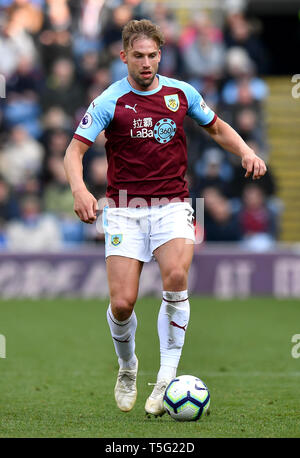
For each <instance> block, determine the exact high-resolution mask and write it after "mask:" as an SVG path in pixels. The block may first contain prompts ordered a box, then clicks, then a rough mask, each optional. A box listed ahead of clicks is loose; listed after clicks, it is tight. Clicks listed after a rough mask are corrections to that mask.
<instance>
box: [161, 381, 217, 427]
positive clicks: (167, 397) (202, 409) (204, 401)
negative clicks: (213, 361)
mask: <svg viewBox="0 0 300 458" xmlns="http://www.w3.org/2000/svg"><path fill="white" fill-rule="evenodd" d="M209 406H210V394H209V391H208V388H207V386H206V385H205V383H203V382H202V380H200V379H199V378H198V377H194V376H193V375H180V376H179V377H176V378H174V379H173V380H172V381H171V382H170V383H169V385H168V386H167V388H166V391H165V394H164V408H165V410H166V412H167V413H168V414H169V415H170V416H171V417H172V418H174V420H177V421H197V420H200V418H202V417H203V416H204V415H208V414H209Z"/></svg>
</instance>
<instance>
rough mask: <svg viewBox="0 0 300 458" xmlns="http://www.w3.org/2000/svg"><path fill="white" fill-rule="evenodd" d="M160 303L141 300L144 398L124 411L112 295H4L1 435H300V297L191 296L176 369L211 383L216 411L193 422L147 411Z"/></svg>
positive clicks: (154, 371) (140, 387) (138, 309)
mask: <svg viewBox="0 0 300 458" xmlns="http://www.w3.org/2000/svg"><path fill="white" fill-rule="evenodd" d="M159 302H160V299H158V298H142V299H139V300H138V302H137V305H136V314H137V318H138V329H137V336H136V352H137V356H138V358H139V375H138V399H137V402H136V405H135V407H134V409H133V410H132V411H131V412H129V413H122V412H120V411H119V410H118V408H117V407H116V406H115V402H114V397H113V389H114V385H115V380H116V374H117V360H116V357H115V354H114V347H113V343H112V340H111V338H110V334H109V329H108V325H107V322H106V308H107V301H101V300H97V299H95V300H79V299H61V300H60V299H55V300H54V299H53V300H50V299H48V300H2V302H1V305H0V334H2V335H4V336H5V338H6V359H3V358H2V359H0V437H104V438H108V437H111V438H122V437H132V438H142V437H145V438H162V437H165V438H185V437H188V438H196V437H199V438H201V437H215V438H218V437H300V358H299V359H296V358H293V357H292V354H291V350H292V346H293V345H295V344H293V343H292V342H291V339H292V336H293V335H294V334H299V333H300V303H299V300H276V299H272V298H255V299H244V300H243V299H240V300H236V299H235V300H227V301H221V300H217V299H213V298H206V297H191V300H190V302H191V320H190V324H189V327H188V330H187V333H186V343H185V346H184V349H183V353H182V358H181V362H180V366H179V368H178V375H180V374H192V375H195V376H198V377H200V378H201V379H202V380H203V381H204V382H205V383H206V384H207V385H208V387H209V389H210V392H211V415H210V416H209V417H205V418H204V419H202V420H201V421H200V422H186V423H180V422H176V421H174V420H172V419H171V418H170V417H169V416H168V415H164V416H163V417H161V418H157V419H155V418H152V419H147V418H146V417H145V413H144V404H145V400H146V398H147V396H148V395H149V393H150V392H151V390H152V387H151V386H148V382H154V381H155V379H156V374H157V370H158V367H159V345H158V337H157V329H156V319H157V314H158V309H159V305H160V304H159Z"/></svg>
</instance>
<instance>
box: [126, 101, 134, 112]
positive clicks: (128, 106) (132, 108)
mask: <svg viewBox="0 0 300 458" xmlns="http://www.w3.org/2000/svg"><path fill="white" fill-rule="evenodd" d="M136 106H137V103H136V104H135V105H134V106H133V107H131V106H130V105H125V108H129V109H130V110H133V111H134V112H135V113H137V111H136V109H135V107H136Z"/></svg>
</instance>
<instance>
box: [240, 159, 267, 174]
mask: <svg viewBox="0 0 300 458" xmlns="http://www.w3.org/2000/svg"><path fill="white" fill-rule="evenodd" d="M242 167H243V168H244V169H246V173H245V178H248V177H250V176H251V174H252V179H253V180H259V179H260V178H261V177H262V176H264V175H265V173H266V171H267V167H266V164H265V162H264V161H263V160H262V159H261V158H260V157H258V156H257V155H256V154H255V153H254V152H249V153H246V154H244V155H243V156H242Z"/></svg>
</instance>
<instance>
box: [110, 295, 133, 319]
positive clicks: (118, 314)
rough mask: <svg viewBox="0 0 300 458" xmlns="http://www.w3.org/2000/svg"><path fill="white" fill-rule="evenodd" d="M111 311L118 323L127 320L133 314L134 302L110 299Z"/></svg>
mask: <svg viewBox="0 0 300 458" xmlns="http://www.w3.org/2000/svg"><path fill="white" fill-rule="evenodd" d="M110 306H111V310H112V313H113V315H114V317H115V318H116V319H117V320H118V321H124V320H127V318H129V317H130V315H131V314H132V312H133V307H134V301H133V300H130V299H123V298H120V299H111V303H110Z"/></svg>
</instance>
